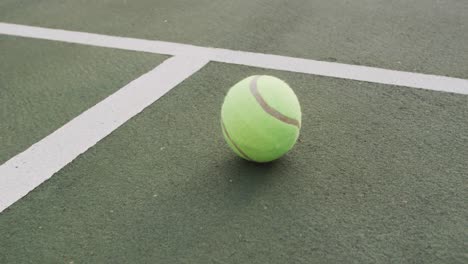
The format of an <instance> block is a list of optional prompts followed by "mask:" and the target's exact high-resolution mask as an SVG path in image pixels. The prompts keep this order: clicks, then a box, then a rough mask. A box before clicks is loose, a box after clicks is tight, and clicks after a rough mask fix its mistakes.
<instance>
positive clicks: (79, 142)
mask: <svg viewBox="0 0 468 264" xmlns="http://www.w3.org/2000/svg"><path fill="white" fill-rule="evenodd" d="M206 63H208V61H207V60H204V59H201V58H187V57H184V56H175V57H172V58H170V59H167V60H166V61H164V62H163V63H162V64H160V65H159V66H157V67H156V68H154V69H153V70H151V71H150V72H148V73H146V74H144V75H142V76H140V77H139V78H137V79H135V80H134V81H132V82H130V83H129V84H127V85H125V86H124V87H122V88H121V89H120V90H118V91H117V92H115V93H114V94H112V95H110V96H109V97H107V98H106V99H104V100H103V101H101V102H100V103H98V104H96V105H95V106H93V107H91V108H90V109H88V110H86V111H85V112H83V113H82V114H81V115H79V116H77V117H76V118H74V119H72V120H71V121H70V122H68V123H67V124H65V125H64V126H62V127H61V128H59V129H57V130H56V131H55V132H53V133H52V134H50V135H49V136H47V137H45V138H44V139H42V140H41V141H39V142H37V143H36V144H34V145H32V146H31V147H30V148H28V149H27V150H25V151H24V152H22V153H20V154H18V155H16V156H15V157H13V158H11V159H10V160H8V161H7V162H5V163H4V164H3V165H1V166H0V212H2V211H3V210H5V209H6V208H7V207H9V206H10V205H12V204H13V203H15V202H16V201H18V200H19V199H21V198H22V197H23V196H25V195H26V194H27V193H28V192H30V191H32V190H33V189H34V188H36V187H37V186H39V185H40V184H41V183H42V182H44V181H46V180H47V179H49V178H50V177H52V175H53V174H54V173H56V172H58V171H59V170H60V169H62V168H63V167H65V165H67V164H68V163H70V162H71V161H73V160H74V159H75V158H76V157H77V156H78V155H80V154H81V153H83V152H85V151H86V150H87V149H89V148H90V147H92V146H94V145H95V144H96V143H97V142H99V141H100V140H101V139H103V138H104V137H106V136H107V135H109V134H110V133H111V132H112V131H114V130H115V129H117V128H118V127H119V126H121V125H122V124H124V123H125V122H126V121H128V120H129V119H130V118H131V117H133V116H135V115H136V114H138V113H140V112H141V111H143V109H144V108H146V107H147V106H149V105H150V104H152V103H153V102H154V101H156V100H158V99H159V98H160V97H161V96H163V95H164V94H165V93H167V92H168V91H169V90H171V89H172V88H173V87H175V86H176V85H177V84H179V83H181V82H182V81H183V80H185V79H186V78H188V77H189V76H191V75H192V74H193V73H195V72H197V71H198V70H199V69H201V68H202V67H203V66H204V65H205V64H206Z"/></svg>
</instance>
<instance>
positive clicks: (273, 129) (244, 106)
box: [221, 75, 301, 162]
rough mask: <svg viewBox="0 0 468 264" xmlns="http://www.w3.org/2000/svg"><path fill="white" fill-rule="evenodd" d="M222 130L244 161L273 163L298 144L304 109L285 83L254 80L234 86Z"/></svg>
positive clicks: (263, 78)
mask: <svg viewBox="0 0 468 264" xmlns="http://www.w3.org/2000/svg"><path fill="white" fill-rule="evenodd" d="M221 127H222V130H223V135H224V139H225V140H226V142H227V143H228V145H229V146H230V147H231V149H232V150H233V151H234V152H235V153H236V154H237V155H239V156H240V157H241V158H244V159H246V160H249V161H255V162H269V161H272V160H275V159H278V158H279V157H281V156H283V155H284V154H286V152H288V151H289V150H290V149H291V148H292V147H293V146H294V144H295V143H296V140H297V138H298V136H299V130H300V128H301V106H300V105H299V101H298V99H297V97H296V94H294V92H293V90H292V89H291V88H290V87H289V86H288V84H286V83H285V82H284V81H282V80H280V79H278V78H276V77H273V76H266V75H262V76H251V77H248V78H246V79H244V80H242V81H240V82H238V83H237V84H236V85H234V86H233V87H232V88H231V89H230V90H229V92H228V93H227V95H226V97H225V98H224V103H223V106H222V108H221Z"/></svg>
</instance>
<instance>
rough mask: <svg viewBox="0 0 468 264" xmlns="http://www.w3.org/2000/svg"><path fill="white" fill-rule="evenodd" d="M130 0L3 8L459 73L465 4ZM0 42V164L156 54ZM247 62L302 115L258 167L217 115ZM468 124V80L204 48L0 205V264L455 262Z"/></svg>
mask: <svg viewBox="0 0 468 264" xmlns="http://www.w3.org/2000/svg"><path fill="white" fill-rule="evenodd" d="M130 2H131V1H128V2H127V1H116V2H111V1H103V2H100V3H99V4H97V3H94V1H65V2H63V1H50V0H48V1H37V2H28V1H5V0H3V1H0V21H1V22H9V23H20V24H26V25H33V26H44V27H52V28H61V29H70V30H81V31H87V32H93V33H103V34H111V35H120V36H130V37H142V38H147V39H157V40H168V41H177V42H183V43H187V44H197V45H203V46H215V47H221V48H232V49H240V50H248V51H254V52H268V53H274V54H282V55H288V56H299V57H304V58H311V59H318V60H337V61H338V62H343V63H349V64H362V65H368V66H377V67H382V68H389V69H396V70H404V71H414V72H420V73H429V74H436V75H444V76H445V75H446V76H452V77H459V78H465V79H466V78H468V75H467V72H468V68H467V65H468V64H466V61H467V59H468V57H467V56H468V50H467V46H466V45H465V43H466V42H467V40H468V33H467V32H468V18H467V17H465V16H463V14H466V12H468V11H467V10H468V3H464V2H463V1H445V2H444V3H439V1H413V2H412V3H406V2H405V1H392V3H387V2H383V1H365V2H366V3H365V4H363V3H360V4H358V3H353V2H347V1H271V2H268V1H235V2H230V1H200V2H199V3H197V4H196V5H195V4H194V3H192V2H188V1H172V2H165V3H163V1H136V2H134V3H131V4H130ZM291 2H293V3H291ZM280 14H281V16H280ZM191 21H196V22H197V23H193V22H192V23H190V22H191ZM273 33H275V34H273ZM0 50H1V52H0V103H1V104H0V110H1V113H0V114H1V116H0V117H1V123H0V124H1V125H0V139H1V143H2V148H0V163H3V162H5V161H7V160H8V159H9V158H11V157H12V156H15V155H16V154H17V153H19V152H21V151H23V150H24V149H26V148H27V147H29V146H30V145H31V144H33V143H35V142H37V141H38V140H40V139H41V138H43V137H44V136H46V135H48V134H50V133H51V132H53V131H54V130H55V129H57V128H59V127H60V126H62V125H63V124H64V123H66V122H68V121H69V120H70V119H72V118H73V117H75V116H77V115H79V114H80V113H81V112H83V111H84V110H86V109H88V108H89V107H91V106H93V105H94V104H96V103H98V102H99V101H101V100H102V99H104V98H105V97H107V96H108V95H110V94H112V93H114V92H115V91H116V90H118V89H119V88H121V87H122V86H124V85H125V84H127V83H128V82H130V81H131V80H133V79H135V78H137V77H139V76H140V75H141V74H143V73H145V72H147V71H149V70H151V69H153V68H154V67H156V66H158V65H159V64H160V63H161V62H162V61H163V60H164V59H166V58H167V57H166V56H159V55H155V54H147V53H141V52H130V51H119V50H113V49H106V48H96V47H87V46H82V45H75V44H64V43H59V42H53V41H45V40H31V39H24V38H17V37H10V36H8V37H7V36H2V35H0ZM3 51H7V52H3ZM258 74H270V75H274V76H277V77H279V78H282V79H284V80H285V81H286V82H288V83H289V84H290V86H291V87H293V89H294V90H295V91H296V93H297V95H298V96H299V99H300V102H301V106H302V110H303V127H302V131H301V136H300V140H299V142H298V144H297V145H296V147H295V148H294V149H293V150H292V151H291V152H290V153H289V154H288V155H286V156H285V157H284V158H283V159H280V160H278V161H277V162H274V163H271V164H266V165H255V164H252V163H248V162H245V161H242V160H240V159H239V158H237V157H235V156H234V155H233V153H232V152H231V151H230V150H229V148H228V147H227V146H226V144H225V142H224V141H223V137H222V133H221V129H220V124H219V119H220V113H219V112H220V107H221V103H222V101H223V97H224V95H225V93H226V92H227V90H228V89H229V87H230V86H232V85H233V84H235V83H236V82H237V81H238V80H240V79H243V78H244V77H246V76H249V75H258ZM155 86H157V84H155ZM466 120H468V96H466V95H459V94H451V93H442V92H435V91H427V90H420V89H411V88H407V87H396V86H390V85H381V84H374V83H366V82H359V81H352V80H342V79H335V78H327V77H319V76H313V75H305V74H297V73H289V72H282V71H271V70H265V69H261V68H252V67H246V66H239V65H229V64H223V63H213V62H212V63H209V64H208V65H207V66H205V67H204V68H202V69H201V70H200V71H198V72H197V73H195V74H194V75H192V76H191V77H189V78H188V79H187V80H185V81H184V82H183V83H182V84H180V85H178V86H176V87H175V88H174V89H173V90H172V91H170V92H169V93H168V94H167V95H165V96H163V97H162V98H161V99H159V100H158V101H157V102H155V103H154V104H152V105H151V106H150V107H148V108H147V109H146V110H144V111H143V112H142V113H141V114H139V115H137V116H135V117H134V118H132V119H131V120H129V121H128V122H127V123H125V124H124V125H123V126H122V127H120V128H119V129H117V130H115V131H114V132H113V133H112V134H111V135H110V136H108V137H106V138H105V139H103V140H102V141H100V142H99V143H98V144H97V145H95V146H94V147H92V148H91V149H90V150H88V151H87V152H85V153H84V154H82V155H80V156H79V157H78V158H77V159H75V160H74V161H73V162H71V163H70V164H69V165H67V166H66V167H64V168H63V169H62V170H61V171H59V172H58V173H57V174H55V175H54V176H53V177H52V178H51V179H49V180H48V181H46V182H45V183H43V184H42V185H40V186H39V187H38V188H36V189H35V190H34V191H33V192H31V193H30V194H29V195H27V196H26V197H25V198H23V199H21V200H19V201H18V202H16V203H15V204H14V205H12V206H11V207H10V208H8V209H6V210H5V211H3V212H2V213H0V263H466V262H467V261H468V257H467V254H468V253H467V249H466V241H467V239H468V232H467V231H466V230H467V229H466V227H467V226H468V220H467V219H468V208H467V205H466V201H467V200H468V195H467V185H466V182H467V178H468V173H467V171H468V161H467V160H468V122H467V121H466ZM1 176H2V175H0V177H1ZM0 195H1V194H0Z"/></svg>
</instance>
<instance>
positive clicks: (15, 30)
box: [0, 23, 468, 94]
mask: <svg viewBox="0 0 468 264" xmlns="http://www.w3.org/2000/svg"><path fill="white" fill-rule="evenodd" d="M0 34H6V35H12V36H21V37H28V38H36V39H46V40H55V41H62V42H69V43H77V44H84V45H91V46H99V47H108V48H116V49H124V50H133V51H144V52H151V53H157V54H167V55H176V56H177V55H183V56H188V57H201V58H204V59H207V60H210V61H217V62H224V63H232V64H239V65H246V66H254V67H261V68H266V69H275V70H283V71H290V72H298V73H306V74H315V75H321V76H328V77H336V78H342V79H350V80H359V81H366V82H373V83H382V84H389V85H398V86H405V87H411V88H422V89H427V90H434V91H441V92H451V93H458V94H468V80H465V79H460V78H452V77H445V76H438V75H430V74H422V73H413V72H404V71H396V70H387V69H381V68H374V67H367V66H358V65H349V64H342V63H334V62H325V61H317V60H309V59H301V58H293V57H286V56H279V55H270V54H262V53H253V52H244V51H234V50H228V49H218V48H207V47H199V46H193V45H187V44H180V43H172V42H165V41H157V40H145V39H136V38H126V37H116V36H108V35H100V34H92V33H85V32H77V31H67V30H60V29H49V28H42V27H32V26H24V25H18V24H9V23H0Z"/></svg>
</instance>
